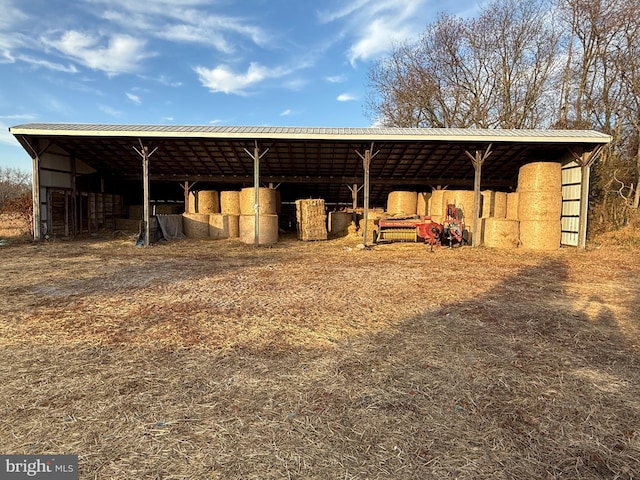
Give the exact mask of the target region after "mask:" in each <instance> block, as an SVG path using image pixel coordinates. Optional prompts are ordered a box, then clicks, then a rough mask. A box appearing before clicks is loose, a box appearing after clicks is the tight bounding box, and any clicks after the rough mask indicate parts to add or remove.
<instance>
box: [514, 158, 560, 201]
mask: <svg viewBox="0 0 640 480" xmlns="http://www.w3.org/2000/svg"><path fill="white" fill-rule="evenodd" d="M561 188H562V166H561V165H560V164H559V163H556V162H534V163H528V164H526V165H523V166H522V167H520V172H519V173H518V192H520V193H522V192H555V191H559V190H561Z"/></svg>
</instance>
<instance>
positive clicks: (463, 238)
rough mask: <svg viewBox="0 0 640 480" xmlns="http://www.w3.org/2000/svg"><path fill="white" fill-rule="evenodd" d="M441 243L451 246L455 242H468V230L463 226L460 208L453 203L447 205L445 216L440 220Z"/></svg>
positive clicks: (461, 243) (459, 243)
mask: <svg viewBox="0 0 640 480" xmlns="http://www.w3.org/2000/svg"><path fill="white" fill-rule="evenodd" d="M442 227H443V228H442V235H441V238H440V241H441V243H446V244H447V245H449V247H450V248H452V247H453V246H454V245H455V244H458V245H463V244H465V243H467V244H468V243H469V239H468V232H467V230H465V228H464V220H463V214H462V210H460V209H459V208H457V207H456V206H455V205H454V204H448V205H447V216H446V218H445V220H444V222H442Z"/></svg>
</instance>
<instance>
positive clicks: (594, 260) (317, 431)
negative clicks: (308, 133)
mask: <svg viewBox="0 0 640 480" xmlns="http://www.w3.org/2000/svg"><path fill="white" fill-rule="evenodd" d="M356 243H357V240H353V239H348V238H347V239H340V240H332V241H327V242H314V243H304V242H298V241H295V240H293V239H285V240H284V241H282V242H280V243H278V244H276V245H275V246H274V247H273V248H257V249H256V248H253V247H251V246H247V245H243V244H241V243H238V242H235V241H226V240H223V241H181V242H174V243H162V244H159V245H156V246H152V247H150V248H137V247H134V246H133V243H132V242H131V241H130V240H129V239H113V238H110V239H100V240H96V239H93V240H80V241H73V242H50V243H37V244H19V245H9V246H8V247H4V248H2V249H0V259H1V261H0V282H1V285H0V286H1V289H0V291H1V292H2V293H1V294H0V295H2V302H0V351H1V352H2V358H3V362H2V363H1V364H0V365H1V366H0V384H1V385H2V389H0V408H1V409H2V416H0V443H1V444H2V445H3V452H4V453H25V454H27V453H33V454H39V453H45V452H46V453H70V454H78V455H79V456H80V476H81V478H97V479H126V478H163V479H168V478H185V479H187V478H243V479H246V478H260V479H265V478H318V479H320V478H323V479H324V478H353V479H360V478H362V479H364V478H368V479H373V478H381V479H382V478H385V479H386V478H395V479H413V478H416V479H417V478H420V479H424V478H434V479H440V478H468V479H489V478H491V479H495V478H505V479H507V478H548V479H554V478H557V479H564V478H583V479H600V478H620V479H631V478H638V476H640V431H639V430H638V425H640V400H638V399H640V382H639V380H640V369H639V368H638V367H639V358H640V356H639V355H640V340H639V330H638V329H639V328H640V325H639V323H640V315H638V308H639V306H640V261H638V250H637V249H634V248H632V247H630V246H626V247H611V246H608V245H606V244H602V245H601V246H600V247H599V248H594V249H590V250H587V251H578V250H573V249H562V250H560V251H557V252H550V253H538V252H521V251H508V252H505V251H492V250H488V249H483V248H479V249H472V248H467V247H465V248H460V249H453V250H450V249H445V248H441V249H436V251H435V252H434V253H429V251H428V248H426V247H425V246H424V245H417V244H392V245H380V246H376V247H375V248H372V249H370V250H364V251H363V250H358V249H356V248H353V247H354V246H355V244H356Z"/></svg>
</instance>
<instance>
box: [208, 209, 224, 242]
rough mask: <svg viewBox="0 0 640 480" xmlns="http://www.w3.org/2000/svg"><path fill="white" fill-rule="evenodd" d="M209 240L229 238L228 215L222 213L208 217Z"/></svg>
mask: <svg viewBox="0 0 640 480" xmlns="http://www.w3.org/2000/svg"><path fill="white" fill-rule="evenodd" d="M209 238H214V239H221V238H229V215H226V214H224V213H212V214H210V215H209Z"/></svg>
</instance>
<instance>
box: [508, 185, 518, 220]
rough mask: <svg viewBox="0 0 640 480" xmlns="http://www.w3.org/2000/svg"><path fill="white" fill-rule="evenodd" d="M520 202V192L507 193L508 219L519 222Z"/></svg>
mask: <svg viewBox="0 0 640 480" xmlns="http://www.w3.org/2000/svg"><path fill="white" fill-rule="evenodd" d="M519 200H520V194H519V193H518V192H511V193H507V219H509V220H519V217H518V202H519Z"/></svg>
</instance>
